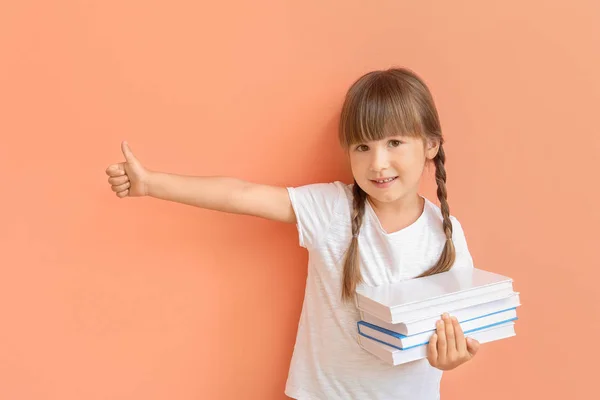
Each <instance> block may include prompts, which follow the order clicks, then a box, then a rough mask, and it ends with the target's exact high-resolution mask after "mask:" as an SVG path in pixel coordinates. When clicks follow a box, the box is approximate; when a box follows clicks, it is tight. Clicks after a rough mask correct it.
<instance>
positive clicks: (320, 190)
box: [287, 182, 345, 248]
mask: <svg viewBox="0 0 600 400" xmlns="http://www.w3.org/2000/svg"><path fill="white" fill-rule="evenodd" d="M343 186H344V184H343V183H342V182H332V183H315V184H310V185H305V186H299V187H288V188H287V190H288V194H289V196H290V201H291V203H292V208H293V209H294V213H295V214H296V221H297V222H296V226H297V228H298V239H299V243H300V246H302V247H304V248H314V247H316V246H317V245H318V243H319V241H320V240H321V239H322V238H323V237H324V236H325V234H326V233H327V231H328V229H329V226H331V223H332V220H333V217H334V215H335V209H336V207H337V205H338V204H339V203H340V199H341V198H342V197H343V196H344V195H345V192H344V187H343Z"/></svg>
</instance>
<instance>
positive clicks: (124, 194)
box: [117, 189, 129, 198]
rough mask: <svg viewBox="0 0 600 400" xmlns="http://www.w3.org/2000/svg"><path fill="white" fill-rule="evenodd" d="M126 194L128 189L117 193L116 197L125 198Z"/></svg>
mask: <svg viewBox="0 0 600 400" xmlns="http://www.w3.org/2000/svg"><path fill="white" fill-rule="evenodd" d="M128 194H129V189H127V190H124V191H122V192H118V193H117V197H120V198H123V197H127V195H128Z"/></svg>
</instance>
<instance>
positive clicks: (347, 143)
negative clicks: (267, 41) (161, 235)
mask: <svg viewBox="0 0 600 400" xmlns="http://www.w3.org/2000/svg"><path fill="white" fill-rule="evenodd" d="M339 139H340V142H341V145H342V146H343V148H344V150H345V151H346V152H347V155H348V157H349V160H350V165H351V169H352V174H353V176H354V182H353V184H350V185H347V184H344V183H342V182H333V183H317V184H311V185H306V186H301V187H295V188H294V187H287V188H286V187H274V186H267V185H260V184H255V183H250V182H246V181H242V180H239V179H236V178H231V177H194V176H183V175H176V174H169V173H162V172H156V171H150V170H148V169H146V168H145V167H144V166H143V165H142V164H141V163H140V161H139V160H138V159H137V158H136V157H135V156H134V155H133V153H132V152H131V150H130V148H129V147H128V145H127V143H126V142H123V143H122V151H123V155H124V157H125V162H122V163H118V164H113V165H110V166H109V167H108V168H107V170H106V173H107V174H108V175H109V179H108V182H109V183H110V185H111V187H112V190H113V191H114V192H115V193H116V195H117V196H118V197H119V198H124V197H136V196H152V197H155V198H159V199H164V200H169V201H174V202H179V203H183V204H189V205H193V206H197V207H202V208H206V209H211V210H218V211H223V212H229V213H237V214H246V215H254V216H258V217H263V218H268V219H272V220H276V221H282V222H288V223H293V224H296V226H297V228H298V235H299V243H300V246H302V247H304V248H306V249H307V250H308V252H309V262H308V278H307V282H306V292H305V298H304V303H303V308H302V313H301V316H300V322H299V325H298V333H297V337H296V344H295V346H294V352H293V356H292V361H291V366H290V370H289V375H288V380H287V384H286V388H285V393H286V394H287V395H288V396H290V397H292V398H295V399H302V400H309V399H311V400H312V399H321V400H328V399H345V400H348V399H360V400H367V399H369V400H375V399H381V400H383V399H385V400H388V399H395V400H401V399H407V400H408V399H411V400H434V399H439V397H440V391H439V386H440V380H441V376H442V371H443V370H449V369H453V368H455V367H457V366H458V365H460V364H462V363H464V362H466V361H468V360H470V359H471V358H472V357H473V356H474V355H475V353H476V352H477V349H478V347H479V343H478V342H477V341H475V340H473V339H470V338H465V336H464V334H463V332H462V329H461V327H460V325H459V324H458V322H457V320H456V319H455V318H454V317H449V316H448V315H446V314H444V315H443V316H442V318H440V320H439V321H438V324H437V327H436V331H435V332H434V333H433V335H432V336H431V339H430V341H429V344H428V345H427V346H428V349H427V359H423V360H419V361H414V362H411V363H407V364H402V365H399V366H395V367H392V366H389V365H387V364H385V363H384V362H382V361H380V360H379V359H378V358H376V357H375V356H373V355H371V354H370V353H368V352H366V351H365V350H363V349H362V348H361V347H360V346H359V344H358V342H357V325H356V323H357V321H359V320H360V314H359V312H358V311H357V309H356V307H355V303H354V302H353V300H354V293H355V290H356V287H357V285H369V286H378V285H382V284H387V283H392V282H396V281H400V280H403V279H411V278H415V277H422V276H426V275H430V274H435V273H439V272H443V271H448V270H449V269H450V268H473V260H472V258H471V255H470V253H469V250H468V248H467V243H466V239H465V235H464V233H463V230H462V227H461V225H460V223H459V222H458V220H457V219H456V218H455V217H454V216H451V215H450V211H449V208H448V202H447V200H446V197H447V195H446V170H445V168H444V162H445V159H446V156H445V153H444V148H443V143H444V140H443V137H442V132H441V128H440V122H439V119H438V113H437V110H436V108H435V105H434V102H433V99H432V96H431V93H430V92H429V89H428V87H427V86H426V84H425V83H424V82H423V81H422V80H421V79H420V78H419V77H418V76H417V75H416V74H415V73H414V72H412V71H410V70H408V69H405V68H392V69H388V70H384V71H373V72H370V73H367V74H365V75H364V76H362V77H361V78H360V79H358V80H357V81H356V82H355V83H354V84H353V85H352V86H351V87H350V89H349V91H348V93H347V94H346V98H345V101H344V104H343V107H342V111H341V118H340V124H339ZM430 162H432V163H433V164H434V165H435V171H436V172H435V179H436V182H437V187H438V188H437V196H438V199H439V201H440V204H441V207H438V206H437V205H435V204H434V203H433V202H431V201H430V200H428V199H426V198H424V197H422V196H421V195H420V194H418V186H419V181H420V180H421V177H422V175H423V170H424V168H425V166H426V164H427V163H430Z"/></svg>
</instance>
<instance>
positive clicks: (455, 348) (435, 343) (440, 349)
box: [427, 313, 479, 371]
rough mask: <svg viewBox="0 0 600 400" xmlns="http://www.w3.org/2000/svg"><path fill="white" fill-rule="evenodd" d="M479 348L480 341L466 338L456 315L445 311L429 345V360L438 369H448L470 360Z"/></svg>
mask: <svg viewBox="0 0 600 400" xmlns="http://www.w3.org/2000/svg"><path fill="white" fill-rule="evenodd" d="M478 350H479V342H478V341H477V340H475V339H472V338H465V335H464V333H463V330H462V328H461V326H460V324H459V323H458V320H457V319H456V317H450V316H449V315H448V314H447V313H444V315H443V316H442V319H440V320H439V321H438V322H437V324H436V331H435V333H434V334H433V335H432V336H431V339H429V344H428V345H427V360H428V361H429V364H431V365H432V366H433V367H435V368H437V369H441V370H443V371H448V370H451V369H454V368H456V367H458V366H459V365H461V364H464V363H465V362H467V361H469V360H470V359H472V358H473V357H475V354H477V351H478Z"/></svg>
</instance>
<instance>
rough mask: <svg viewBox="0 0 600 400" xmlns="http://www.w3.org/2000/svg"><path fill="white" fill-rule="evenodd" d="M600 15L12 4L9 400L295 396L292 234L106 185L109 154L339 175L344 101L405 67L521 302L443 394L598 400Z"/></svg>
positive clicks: (4, 371)
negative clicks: (358, 87) (372, 75)
mask: <svg viewBox="0 0 600 400" xmlns="http://www.w3.org/2000/svg"><path fill="white" fill-rule="evenodd" d="M599 27H600V6H599V5H598V3H597V2H596V1H592V0H590V1H583V0H575V1H568V2H567V1H550V2H549V1H541V0H538V1H528V2H522V1H517V0H510V1H505V2H481V1H475V0H470V1H458V2H457V1H453V2H445V1H439V2H412V1H411V2H409V1H370V2H367V1H349V0H345V1H340V0H337V1H327V2H325V1H318V2H317V1H312V2H307V1H275V0H273V1H254V2H242V1H234V2H223V3H220V2H212V3H208V2H198V3H196V2H191V1H179V0H173V1H169V2H148V1H140V0H137V1H127V2H123V1H106V0H103V1H100V0H95V1H75V0H71V1H66V0H62V1H39V0H38V1H31V0H29V1H24V0H21V1H12V2H11V1H5V2H3V3H2V4H1V5H0V178H1V179H0V182H1V184H2V186H1V188H2V189H1V190H2V197H1V199H0V202H1V203H0V206H1V207H0V221H1V222H0V263H1V270H0V317H1V319H2V325H1V326H2V327H1V329H0V398H1V399H7V400H25V399H27V400H30V399H31V400H34V399H35V400H38V399H44V400H59V399H60V400H75V399H77V400H80V399H85V400H96V399H98V400H100V399H102V400H104V399H111V400H117V399H123V400H125V399H127V400H134V399H140V400H141V399H144V400H155V399H161V400H162V399H178V400H188V399H189V400H192V399H283V398H285V396H284V394H283V388H284V384H285V379H286V376H287V370H288V365H289V360H290V357H291V354H292V348H293V344H294V338H295V333H296V326H297V321H298V316H299V313H300V307H301V304H302V298H303V290H304V284H305V277H306V260H307V255H306V253H305V251H304V250H303V249H301V248H300V247H298V246H297V237H296V231H295V228H294V227H293V226H287V225H282V224H278V223H274V222H269V221H262V220H259V219H256V218H252V217H242V216H233V215H224V214H218V213H215V212H211V211H206V210H199V209H194V208H191V207H186V206H180V205H176V204H171V203H165V202H160V201H156V200H152V199H134V200H131V199H127V200H118V199H117V198H116V197H114V195H113V194H112V192H110V189H109V186H108V184H107V182H106V176H105V175H104V169H105V167H106V166H107V165H108V164H109V163H113V162H119V161H121V154H120V148H119V144H120V141H121V140H123V139H127V140H128V141H129V142H130V144H131V146H132V149H133V150H134V151H135V152H136V154H137V156H138V157H139V158H140V159H141V160H142V161H143V162H145V163H146V165H147V166H148V167H150V168H155V169H162V170H168V171H172V172H179V173H189V174H205V175H212V174H222V175H234V176H238V177H240V178H245V179H249V180H253V181H260V182H264V183H271V184H282V185H284V184H287V185H300V184H304V183H311V182H316V181H328V180H333V179H343V180H346V181H347V180H348V179H349V174H348V171H347V169H346V167H345V165H344V163H343V158H342V154H341V152H340V150H339V149H338V148H337V143H336V139H335V128H336V123H337V122H336V118H337V112H338V110H339V107H340V105H341V100H342V96H343V93H344V92H345V90H346V89H347V87H348V86H349V85H350V83H351V82H352V81H353V80H354V79H356V78H357V77H358V76H359V75H360V74H362V73H364V72H366V71H368V70H370V69H376V68H386V67H389V66H391V65H403V66H408V67H410V68H413V69H415V70H416V71H417V72H418V73H420V74H421V75H422V76H423V77H424V78H425V79H426V80H427V82H428V83H429V84H430V86H431V89H432V91H433V92H434V96H435V98H436V101H437V104H438V107H439V111H440V114H441V118H442V122H443V127H444V130H445V134H446V137H447V150H446V151H447V155H448V177H449V181H448V185H449V201H450V206H451V211H452V213H453V214H454V215H456V216H458V217H459V219H461V221H462V223H463V226H464V227H465V230H466V233H467V238H468V240H469V244H470V248H471V251H472V253H473V257H474V259H475V262H476V265H477V266H478V267H480V268H484V269H490V270H493V271H497V272H500V273H503V274H506V275H509V276H512V277H513V278H514V279H515V286H516V288H517V289H518V290H519V291H520V292H521V293H522V301H523V304H524V305H523V307H522V308H521V309H520V311H519V316H520V320H519V321H518V323H517V332H518V333H517V337H515V338H513V339H510V340H506V341H501V342H496V343H490V344H486V345H484V347H483V348H482V351H481V352H480V354H479V355H478V356H477V357H476V359H475V360H474V361H473V362H471V363H469V364H466V365H464V366H463V367H461V368H459V369H457V370H455V371H452V372H450V373H447V374H446V375H445V377H444V379H443V383H442V398H443V399H458V398H460V399H465V400H469V399H480V398H486V399H488V400H493V399H507V398H512V399H531V398H544V399H566V398H569V399H571V398H572V399H587V398H592V397H594V395H593V393H595V392H596V390H597V389H596V386H595V383H597V379H595V378H596V376H595V375H596V374H595V373H594V370H597V360H598V359H600V358H599V357H600V354H599V351H598V346H597V342H598V336H599V335H600V329H599V327H600V324H599V321H598V315H599V306H598V304H599V302H600V294H599V293H600V290H599V289H598V282H599V280H600V273H599V269H600V268H599V267H600V261H599V260H598V239H599V234H598V226H600V211H599V209H600V208H599V207H598V199H599V198H600V189H599V187H598V183H597V182H598V174H597V173H595V172H594V170H595V169H597V168H598V158H599V157H600V139H599V134H598V107H599V105H600V77H599V75H598V71H599V70H600V39H599V38H600V28H599ZM423 190H424V193H425V194H426V195H428V196H429V197H430V198H434V196H435V195H434V186H433V183H432V181H431V180H429V181H428V182H426V183H425V184H424V186H423ZM571 334H572V335H573V336H571Z"/></svg>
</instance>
